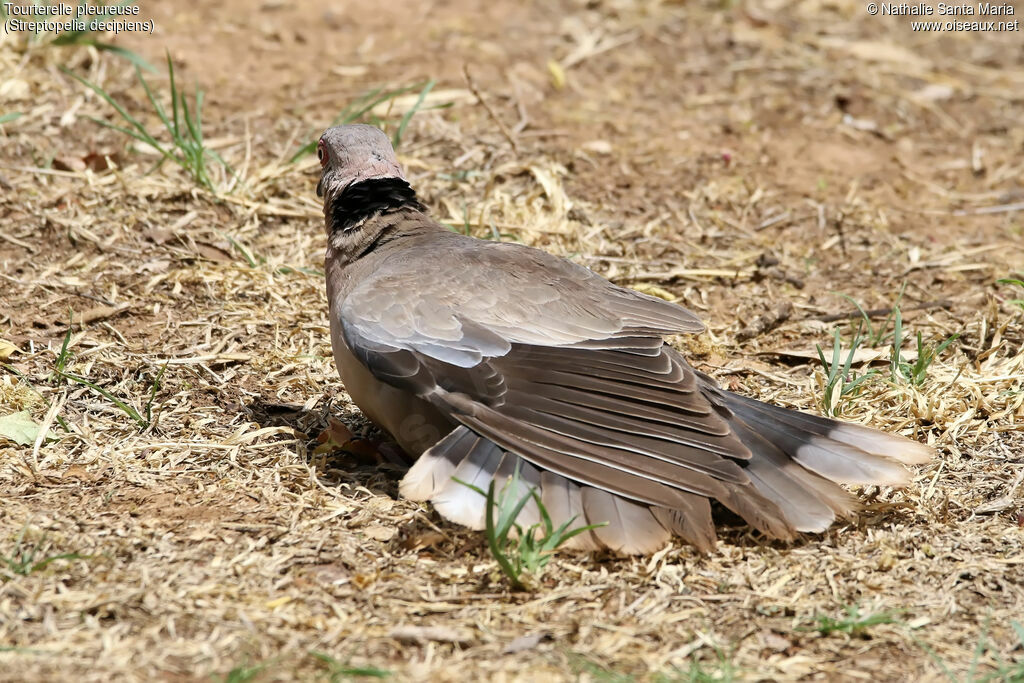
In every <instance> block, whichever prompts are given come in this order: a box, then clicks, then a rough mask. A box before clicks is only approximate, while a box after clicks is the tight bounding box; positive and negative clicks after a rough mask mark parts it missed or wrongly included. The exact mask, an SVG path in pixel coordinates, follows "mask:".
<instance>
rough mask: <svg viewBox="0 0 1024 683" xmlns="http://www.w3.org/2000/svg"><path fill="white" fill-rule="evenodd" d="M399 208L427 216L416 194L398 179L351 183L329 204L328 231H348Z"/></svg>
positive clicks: (406, 183) (377, 179) (374, 179)
mask: <svg viewBox="0 0 1024 683" xmlns="http://www.w3.org/2000/svg"><path fill="white" fill-rule="evenodd" d="M402 208H410V209H415V210H416V211H423V212H426V210H427V208H426V207H425V206H423V204H421V203H420V201H419V200H418V199H417V198H416V191H415V190H413V189H412V187H410V186H409V183H408V182H406V181H405V180H402V179H401V178H373V179H371V180H362V181H360V182H358V183H353V184H351V185H349V186H348V187H346V188H345V189H344V190H342V191H341V194H339V195H338V196H337V197H335V198H334V201H333V202H332V203H331V209H330V215H331V230H332V232H333V231H334V230H350V229H352V228H354V227H355V226H357V225H359V224H361V223H362V222H364V221H366V220H368V219H370V218H373V217H375V216H377V215H380V214H384V213H391V212H392V211H397V210H398V209H402Z"/></svg>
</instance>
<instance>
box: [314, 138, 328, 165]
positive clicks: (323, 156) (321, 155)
mask: <svg viewBox="0 0 1024 683" xmlns="http://www.w3.org/2000/svg"><path fill="white" fill-rule="evenodd" d="M316 158H317V159H319V160H320V165H321V166H324V165H325V164H326V163H327V153H326V152H325V151H324V141H323V140H321V141H320V142H319V143H317V146H316Z"/></svg>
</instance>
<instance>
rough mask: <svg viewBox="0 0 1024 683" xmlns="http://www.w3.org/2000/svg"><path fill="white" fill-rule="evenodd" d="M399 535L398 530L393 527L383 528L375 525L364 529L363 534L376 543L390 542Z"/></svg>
mask: <svg viewBox="0 0 1024 683" xmlns="http://www.w3.org/2000/svg"><path fill="white" fill-rule="evenodd" d="M397 533H398V529H396V528H394V527H391V526H382V525H380V524H373V525H371V526H368V527H364V528H363V534H364V535H366V537H367V538H372V539H373V540H375V541H383V542H387V541H390V540H391V539H392V538H394V537H395V534H397Z"/></svg>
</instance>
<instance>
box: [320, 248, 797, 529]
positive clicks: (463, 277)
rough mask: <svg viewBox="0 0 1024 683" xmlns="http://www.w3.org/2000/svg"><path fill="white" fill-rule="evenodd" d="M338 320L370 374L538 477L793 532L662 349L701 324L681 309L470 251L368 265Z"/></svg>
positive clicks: (510, 256) (678, 361)
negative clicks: (713, 504) (712, 506)
mask: <svg viewBox="0 0 1024 683" xmlns="http://www.w3.org/2000/svg"><path fill="white" fill-rule="evenodd" d="M337 314H338V317H339V320H340V322H341V326H342V333H343V334H344V337H345V341H346V343H347V344H348V346H349V348H350V349H351V350H352V352H353V353H354V354H355V356H356V357H357V358H358V359H360V361H361V362H362V363H364V364H365V365H366V367H367V368H368V369H369V370H370V371H371V372H372V373H373V374H374V375H375V376H376V377H377V378H378V379H379V380H381V381H383V382H386V383H388V384H391V385H393V386H397V387H399V388H402V389H405V390H407V391H411V392H413V393H414V394H416V395H417V396H420V397H422V398H424V399H426V400H428V401H430V402H431V403H432V404H434V405H435V406H436V407H438V408H439V409H441V410H442V411H443V412H445V413H446V414H447V415H449V416H450V417H451V418H452V420H453V421H454V422H457V423H460V424H462V425H464V426H465V427H466V428H468V429H469V430H471V431H472V432H473V433H474V434H475V435H476V436H478V437H482V438H483V439H486V440H487V441H489V442H491V443H493V444H496V445H497V446H498V447H500V448H501V449H504V450H505V451H508V452H509V453H513V454H515V455H517V456H520V457H522V458H524V459H526V460H527V461H529V462H531V463H533V464H535V465H537V466H538V467H540V468H541V469H542V470H545V471H547V472H550V473H553V474H555V475H558V476H560V477H564V478H566V479H568V480H570V481H572V482H577V483H579V484H582V485H584V486H586V487H593V488H596V489H600V490H603V491H607V492H609V493H611V494H615V495H617V496H624V497H626V498H629V499H631V500H633V501H637V502H640V503H643V504H646V505H651V506H657V507H662V508H668V509H671V510H681V509H689V508H692V507H693V506H694V500H695V498H696V497H707V498H715V499H717V500H719V501H721V502H722V503H724V504H725V505H726V506H728V507H730V508H731V509H733V510H734V511H735V512H737V513H738V514H740V515H741V516H743V517H744V518H745V519H747V520H748V521H749V522H751V523H752V524H753V525H754V526H756V527H758V528H760V529H762V530H764V531H766V532H767V533H770V534H772V535H774V536H780V537H787V536H790V535H791V534H792V529H791V528H790V526H789V525H788V524H787V523H786V521H785V520H784V519H783V518H782V516H781V514H780V513H779V511H778V509H777V508H776V506H775V505H774V504H772V503H771V502H770V501H768V500H766V499H765V498H763V497H762V496H761V495H760V494H759V493H758V492H757V491H756V490H755V489H754V488H753V486H752V485H751V482H750V479H749V477H748V476H747V475H746V473H745V472H744V468H743V467H742V465H741V463H742V462H743V461H745V460H747V459H749V457H750V451H749V450H748V449H747V448H746V447H745V446H744V445H743V443H742V442H741V441H740V440H739V439H738V438H737V437H736V436H735V435H734V434H733V433H732V430H731V429H730V426H729V424H728V422H727V415H726V413H727V411H723V410H722V409H721V408H719V407H716V406H714V405H713V404H712V403H711V402H710V401H709V400H708V398H707V397H706V396H705V395H704V392H703V391H702V383H701V382H700V381H698V379H697V377H696V375H695V374H694V372H693V370H692V369H691V368H690V367H689V365H687V364H686V362H685V361H684V360H683V359H682V357H681V356H680V355H679V354H678V353H677V352H675V351H674V350H673V349H672V348H671V347H668V346H667V345H665V344H664V341H663V339H662V335H664V334H671V333H677V332H693V331H698V330H701V329H703V326H702V325H701V323H700V321H699V320H698V319H697V318H696V316H694V315H693V314H692V313H690V312H689V311H686V310H685V309H682V308H680V307H678V306H675V305H673V304H670V303H668V302H665V301H663V300H660V299H655V298H652V297H647V296H645V295H643V294H640V293H637V292H633V291H632V290H626V289H622V288H619V287H616V286H615V285H613V284H611V283H609V282H607V281H606V280H604V279H603V278H600V277H598V276H597V275H595V274H593V273H591V272H590V271H588V270H586V269H584V268H581V267H579V266H575V265H573V264H571V263H568V262H565V261H562V260H560V259H556V258H555V257H551V256H549V255H547V254H544V253H543V252H539V251H536V250H532V249H526V248H523V247H517V246H515V245H500V244H488V243H484V244H480V243H476V244H474V245H473V248H472V250H470V251H468V252H467V251H459V250H458V249H454V250H451V251H449V252H448V253H446V254H445V255H444V258H443V259H440V258H439V259H437V262H436V263H433V262H431V260H430V259H429V258H428V257H427V256H426V255H425V254H423V253H410V254H406V255H404V256H403V257H402V258H398V259H391V260H389V261H387V262H385V263H383V264H380V266H379V267H378V268H377V269H376V270H375V272H374V273H373V274H372V275H371V276H369V277H367V278H366V279H365V280H364V281H363V282H361V283H359V284H358V285H357V286H356V287H355V288H353V289H352V290H351V292H350V293H349V295H348V296H347V297H346V298H345V300H344V302H342V303H341V305H340V309H339V310H338V311H337ZM460 452H461V451H460ZM472 453H477V455H476V456H474V457H483V456H480V455H479V449H478V450H477V451H472ZM467 457H468V456H467ZM485 461H486V459H485ZM498 462H499V461H495V462H494V467H495V468H496V467H497V466H498ZM584 493H586V490H584ZM584 497H585V498H587V497H589V498H590V499H592V500H593V501H594V504H593V505H592V507H602V506H604V507H607V505H606V503H607V500H605V499H604V498H602V497H601V496H600V495H597V494H594V493H589V494H587V496H584ZM703 505H704V507H706V505H707V503H706V500H705V501H703ZM613 507H614V506H613ZM708 518H709V515H708Z"/></svg>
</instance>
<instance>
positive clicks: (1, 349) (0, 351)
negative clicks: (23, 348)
mask: <svg viewBox="0 0 1024 683" xmlns="http://www.w3.org/2000/svg"><path fill="white" fill-rule="evenodd" d="M18 350H19V349H18V347H17V346H15V345H14V344H12V343H11V342H9V341H7V340H6V339H0V360H7V359H8V358H10V357H11V355H12V354H14V353H17V352H18Z"/></svg>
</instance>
